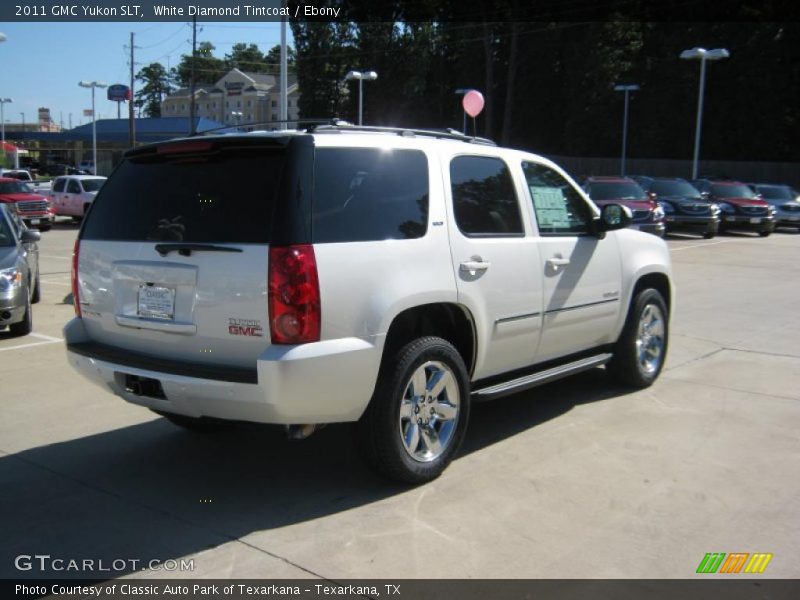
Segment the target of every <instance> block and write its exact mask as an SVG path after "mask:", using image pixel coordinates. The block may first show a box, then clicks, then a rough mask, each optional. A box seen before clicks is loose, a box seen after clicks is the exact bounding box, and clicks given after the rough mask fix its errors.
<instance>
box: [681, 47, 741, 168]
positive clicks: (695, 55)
mask: <svg viewBox="0 0 800 600" xmlns="http://www.w3.org/2000/svg"><path fill="white" fill-rule="evenodd" d="M730 55H731V53H730V52H728V50H727V49H726V48H716V49H714V50H706V49H705V48H692V49H691V50H684V51H683V52H681V58H682V59H684V60H693V59H699V60H700V92H699V95H698V98H697V127H696V129H695V133H694V159H693V161H692V179H697V162H698V160H699V158H700V127H701V124H702V122H703V95H704V94H705V87H706V61H707V60H720V59H723V58H728V57H729V56H730Z"/></svg>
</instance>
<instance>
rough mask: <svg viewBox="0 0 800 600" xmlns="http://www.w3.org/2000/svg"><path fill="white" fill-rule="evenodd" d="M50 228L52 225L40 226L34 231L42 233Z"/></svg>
mask: <svg viewBox="0 0 800 600" xmlns="http://www.w3.org/2000/svg"><path fill="white" fill-rule="evenodd" d="M52 228H53V226H52V225H42V226H40V227H37V228H36V229H38V230H39V231H41V232H42V233H44V232H45V231H50V230H51V229H52Z"/></svg>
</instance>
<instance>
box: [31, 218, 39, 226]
mask: <svg viewBox="0 0 800 600" xmlns="http://www.w3.org/2000/svg"><path fill="white" fill-rule="evenodd" d="M38 224H39V219H31V225H38Z"/></svg>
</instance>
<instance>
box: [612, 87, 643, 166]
mask: <svg viewBox="0 0 800 600" xmlns="http://www.w3.org/2000/svg"><path fill="white" fill-rule="evenodd" d="M638 89H639V86H638V85H636V84H635V83H634V84H630V85H615V86H614V91H615V92H624V93H625V111H624V113H623V115H622V160H621V161H620V175H622V176H623V177H624V176H625V151H626V149H627V147H628V95H629V94H630V93H631V92H635V91H638Z"/></svg>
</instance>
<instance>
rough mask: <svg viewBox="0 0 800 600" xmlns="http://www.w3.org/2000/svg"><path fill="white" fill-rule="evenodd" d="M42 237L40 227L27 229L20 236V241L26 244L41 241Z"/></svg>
mask: <svg viewBox="0 0 800 600" xmlns="http://www.w3.org/2000/svg"><path fill="white" fill-rule="evenodd" d="M41 239H42V232H41V231H39V230H38V229H26V230H25V231H23V232H22V235H21V236H20V241H21V242H23V243H26V244H30V243H32V242H39V241H41Z"/></svg>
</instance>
